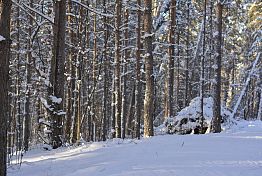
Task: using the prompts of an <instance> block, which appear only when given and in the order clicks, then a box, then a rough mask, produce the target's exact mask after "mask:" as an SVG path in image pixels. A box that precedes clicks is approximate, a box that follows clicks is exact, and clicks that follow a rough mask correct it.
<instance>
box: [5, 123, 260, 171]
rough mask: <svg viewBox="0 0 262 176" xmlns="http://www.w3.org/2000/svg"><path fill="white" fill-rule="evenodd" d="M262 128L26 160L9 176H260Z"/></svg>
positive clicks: (104, 145) (31, 155) (35, 153)
mask: <svg viewBox="0 0 262 176" xmlns="http://www.w3.org/2000/svg"><path fill="white" fill-rule="evenodd" d="M261 174H262V122H261V121H252V122H240V123H239V124H238V125H237V126H235V127H234V128H232V129H231V130H226V131H224V132H222V133H220V134H205V135H183V136H182V135H163V136H155V137H152V138H147V139H142V140H140V141H138V140H124V141H123V140H120V139H118V140H109V141H107V142H95V143H92V144H86V145H83V146H80V147H75V148H69V147H67V148H61V149H56V150H51V151H43V150H41V149H40V148H38V149H37V148H36V149H33V150H31V151H29V152H28V153H26V154H25V156H24V158H23V163H22V165H21V167H20V168H17V167H14V166H13V167H9V169H8V176H192V175H194V176H224V175H226V176H261Z"/></svg>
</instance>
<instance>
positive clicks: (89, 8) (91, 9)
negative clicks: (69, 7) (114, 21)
mask: <svg viewBox="0 0 262 176" xmlns="http://www.w3.org/2000/svg"><path fill="white" fill-rule="evenodd" d="M71 1H72V2H74V3H76V4H78V5H80V6H82V7H84V8H85V9H87V10H89V11H91V12H93V13H95V14H98V15H101V16H105V17H114V15H112V14H107V13H103V12H100V11H98V10H96V9H93V8H91V7H89V6H88V5H86V4H83V3H81V2H79V1H78V0H71Z"/></svg>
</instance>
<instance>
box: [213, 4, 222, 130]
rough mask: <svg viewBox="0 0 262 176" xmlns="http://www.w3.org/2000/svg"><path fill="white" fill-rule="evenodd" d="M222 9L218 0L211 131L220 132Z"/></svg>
mask: <svg viewBox="0 0 262 176" xmlns="http://www.w3.org/2000/svg"><path fill="white" fill-rule="evenodd" d="M222 10H223V5H222V3H221V2H220V1H218V3H217V36H216V57H215V59H216V70H215V74H216V77H215V80H216V84H215V90H214V107H213V108H214V109H213V119H212V125H211V131H212V132H214V133H219V132H221V114H220V113H221V112H220V111H221V97H220V94H221V58H222Z"/></svg>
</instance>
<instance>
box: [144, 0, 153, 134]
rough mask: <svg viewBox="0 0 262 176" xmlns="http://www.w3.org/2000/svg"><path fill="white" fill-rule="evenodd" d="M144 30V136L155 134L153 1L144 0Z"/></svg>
mask: <svg viewBox="0 0 262 176" xmlns="http://www.w3.org/2000/svg"><path fill="white" fill-rule="evenodd" d="M144 5H145V11H144V31H145V34H144V35H145V41H144V48H145V71H146V73H145V77H146V90H145V99H144V136H145V137H149V136H153V135H154V129H153V99H154V75H153V64H154V63H153V45H152V42H153V36H152V35H153V34H152V1H151V0H144Z"/></svg>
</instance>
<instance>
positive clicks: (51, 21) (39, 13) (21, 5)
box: [12, 0, 55, 24]
mask: <svg viewBox="0 0 262 176" xmlns="http://www.w3.org/2000/svg"><path fill="white" fill-rule="evenodd" d="M12 2H13V3H14V4H15V5H17V6H18V7H20V8H23V6H24V7H26V8H27V9H29V10H30V11H33V12H35V13H36V14H38V15H40V16H41V17H43V18H44V19H46V20H47V21H49V22H50V23H52V24H54V23H55V22H54V19H53V18H50V17H49V16H47V15H45V14H43V13H41V12H39V11H38V10H36V9H34V8H32V7H30V6H29V5H27V4H25V3H23V2H22V3H21V4H19V3H18V2H17V1H15V0H12Z"/></svg>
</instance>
